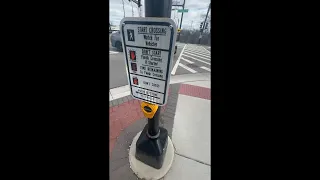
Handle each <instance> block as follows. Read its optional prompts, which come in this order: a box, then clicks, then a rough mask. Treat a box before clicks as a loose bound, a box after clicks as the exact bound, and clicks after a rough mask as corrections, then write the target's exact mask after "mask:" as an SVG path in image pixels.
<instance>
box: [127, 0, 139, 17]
mask: <svg viewBox="0 0 320 180" xmlns="http://www.w3.org/2000/svg"><path fill="white" fill-rule="evenodd" d="M128 1H129V2H130V1H132V2H134V3H136V4H137V5H138V12H139V17H141V6H142V5H141V0H128Z"/></svg>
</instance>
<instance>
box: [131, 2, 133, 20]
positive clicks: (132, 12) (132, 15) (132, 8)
mask: <svg viewBox="0 0 320 180" xmlns="http://www.w3.org/2000/svg"><path fill="white" fill-rule="evenodd" d="M131 10H132V17H134V13H133V6H132V2H131Z"/></svg>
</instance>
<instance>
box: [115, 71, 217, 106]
mask: <svg viewBox="0 0 320 180" xmlns="http://www.w3.org/2000/svg"><path fill="white" fill-rule="evenodd" d="M193 81H211V74H210V73H196V74H183V75H175V76H171V79H170V84H176V83H184V82H193ZM130 94H131V93H130V86H129V85H125V86H121V87H117V88H113V89H110V92H109V101H112V100H115V99H119V98H122V97H125V96H129V95H130Z"/></svg>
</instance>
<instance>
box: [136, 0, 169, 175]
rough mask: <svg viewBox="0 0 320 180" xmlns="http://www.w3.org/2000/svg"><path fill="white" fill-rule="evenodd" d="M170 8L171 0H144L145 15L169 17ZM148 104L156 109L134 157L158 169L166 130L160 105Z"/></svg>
mask: <svg viewBox="0 0 320 180" xmlns="http://www.w3.org/2000/svg"><path fill="white" fill-rule="evenodd" d="M171 8H172V0H161V1H160V0H145V17H159V18H161V17H162V18H171ZM144 103H145V104H146V103H147V102H142V103H141V107H144V110H145V111H146V112H154V111H152V109H150V108H149V109H148V108H145V107H146V106H143V104H144ZM150 106H152V107H153V108H154V109H156V110H155V113H154V116H153V117H148V124H147V125H146V126H145V128H146V129H147V130H146V133H141V135H140V137H139V139H138V140H137V143H136V154H135V157H136V159H138V160H140V161H141V162H143V163H145V164H147V165H149V166H151V167H154V168H156V169H160V168H161V167H162V165H163V161H164V157H165V155H166V151H167V142H168V131H167V130H166V129H165V128H163V127H159V124H160V111H161V106H158V105H156V104H152V105H150ZM142 132H144V131H142Z"/></svg>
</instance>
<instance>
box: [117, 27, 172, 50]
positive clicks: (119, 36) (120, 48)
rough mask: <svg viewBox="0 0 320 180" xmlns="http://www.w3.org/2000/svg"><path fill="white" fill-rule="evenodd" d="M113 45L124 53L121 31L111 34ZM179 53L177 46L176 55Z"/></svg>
mask: <svg viewBox="0 0 320 180" xmlns="http://www.w3.org/2000/svg"><path fill="white" fill-rule="evenodd" d="M111 45H112V46H113V47H115V48H117V49H118V51H120V52H122V51H123V48H122V40H121V35H120V31H114V32H112V34H111ZM176 53H177V45H176V46H175V47H174V54H176Z"/></svg>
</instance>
